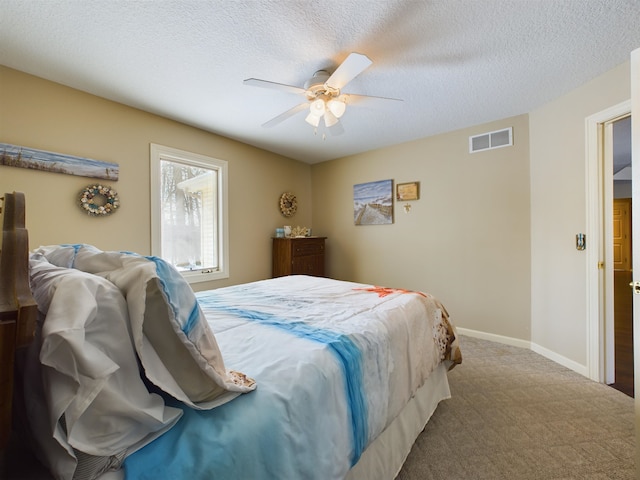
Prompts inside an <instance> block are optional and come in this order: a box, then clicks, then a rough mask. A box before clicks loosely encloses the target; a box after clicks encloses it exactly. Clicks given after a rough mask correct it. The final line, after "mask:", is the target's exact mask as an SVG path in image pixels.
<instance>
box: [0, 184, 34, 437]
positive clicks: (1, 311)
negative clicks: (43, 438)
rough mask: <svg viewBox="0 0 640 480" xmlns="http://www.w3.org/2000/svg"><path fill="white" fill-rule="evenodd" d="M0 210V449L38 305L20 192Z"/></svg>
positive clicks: (8, 426)
mask: <svg viewBox="0 0 640 480" xmlns="http://www.w3.org/2000/svg"><path fill="white" fill-rule="evenodd" d="M1 200H3V205H2V208H1V210H0V211H2V213H3V214H4V219H3V222H2V245H1V249H2V250H0V449H4V448H5V447H6V446H7V443H8V441H9V437H10V435H11V417H12V400H13V384H14V359H15V352H16V350H17V349H19V348H20V347H24V346H26V345H28V344H29V343H30V342H31V340H32V339H33V334H34V331H35V323H36V318H37V311H38V308H37V305H36V302H35V301H34V299H33V297H32V295H31V289H30V287H29V238H28V234H27V229H26V228H25V199H24V194H23V193H19V192H13V193H6V194H5V196H4V197H2V199H1Z"/></svg>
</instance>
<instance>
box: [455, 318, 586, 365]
mask: <svg viewBox="0 0 640 480" xmlns="http://www.w3.org/2000/svg"><path fill="white" fill-rule="evenodd" d="M456 330H457V331H458V333H459V334H460V335H467V336H469V337H474V338H479V339H481V340H489V341H490V342H497V343H503V344H505V345H511V346H514V347H520V348H527V349H529V350H532V351H534V352H536V353H538V354H540V355H542V356H543V357H546V358H548V359H549V360H553V361H554V362H556V363H559V364H560V365H562V366H563V367H567V368H569V369H571V370H573V371H574V372H577V373H579V374H580V375H583V376H585V377H589V369H588V368H587V367H586V365H580V364H579V363H578V362H575V361H573V360H571V359H569V358H567V357H564V356H562V355H560V354H558V353H556V352H553V351H551V350H549V349H548V348H545V347H541V346H540V345H538V344H536V343H533V342H530V341H528V340H521V339H519V338H512V337H505V336H504V335H496V334H495V333H486V332H480V331H478V330H471V329H468V328H460V327H456ZM462 355H463V358H464V350H463V351H462Z"/></svg>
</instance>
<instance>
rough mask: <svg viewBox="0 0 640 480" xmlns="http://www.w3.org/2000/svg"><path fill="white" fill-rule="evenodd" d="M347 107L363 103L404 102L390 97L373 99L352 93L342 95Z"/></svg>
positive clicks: (369, 96)
mask: <svg viewBox="0 0 640 480" xmlns="http://www.w3.org/2000/svg"><path fill="white" fill-rule="evenodd" d="M342 95H344V97H345V100H346V103H347V105H352V104H356V103H361V102H362V103H364V102H368V101H383V102H384V101H387V100H391V101H393V102H404V100H402V99H401V98H391V97H374V96H371V95H357V94H354V93H343V94H342Z"/></svg>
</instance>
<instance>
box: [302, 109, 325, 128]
mask: <svg viewBox="0 0 640 480" xmlns="http://www.w3.org/2000/svg"><path fill="white" fill-rule="evenodd" d="M321 118H322V115H316V114H315V113H314V112H309V115H307V118H305V119H304V121H305V122H307V123H308V124H309V125H313V126H314V127H317V126H318V125H320V119H321Z"/></svg>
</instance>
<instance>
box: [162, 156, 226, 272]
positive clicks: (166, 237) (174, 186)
mask: <svg viewBox="0 0 640 480" xmlns="http://www.w3.org/2000/svg"><path fill="white" fill-rule="evenodd" d="M228 245H229V242H228V233H227V162H225V161H224V160H218V159H216V158H211V157H206V156H204V155H199V154H196V153H189V152H185V151H182V150H177V149H175V148H170V147H163V146H162V145H156V144H153V143H152V144H151V253H152V254H153V255H156V256H158V257H161V258H163V259H165V260H167V261H168V262H169V263H171V264H172V265H174V266H175V267H176V268H177V269H178V270H179V271H180V272H182V274H183V275H184V277H185V278H186V279H187V280H188V281H189V283H196V282H204V281H208V280H217V279H220V278H228V277H229V250H228V249H229V247H228Z"/></svg>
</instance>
